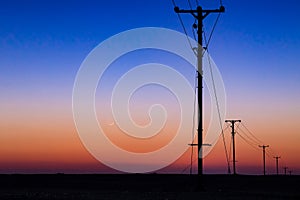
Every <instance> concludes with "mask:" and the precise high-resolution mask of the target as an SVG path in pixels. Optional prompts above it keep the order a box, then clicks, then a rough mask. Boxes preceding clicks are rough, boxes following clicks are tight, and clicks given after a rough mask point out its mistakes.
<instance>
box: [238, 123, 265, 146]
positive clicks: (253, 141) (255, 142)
mask: <svg viewBox="0 0 300 200" xmlns="http://www.w3.org/2000/svg"><path fill="white" fill-rule="evenodd" d="M237 130H239V131H241V133H243V134H244V135H245V137H247V138H248V139H249V140H251V142H252V143H254V144H255V145H259V144H261V143H258V142H257V141H256V140H254V139H253V138H251V137H250V136H249V135H248V134H247V133H246V132H245V131H244V130H243V129H241V128H239V127H238V128H237Z"/></svg>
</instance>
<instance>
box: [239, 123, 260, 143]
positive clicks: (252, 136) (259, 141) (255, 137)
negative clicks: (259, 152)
mask: <svg viewBox="0 0 300 200" xmlns="http://www.w3.org/2000/svg"><path fill="white" fill-rule="evenodd" d="M241 124H242V126H243V127H244V128H245V129H246V130H247V131H248V133H249V134H250V135H252V137H254V139H256V140H257V142H258V143H259V144H263V142H262V141H261V140H259V139H258V138H257V137H256V136H255V135H254V134H253V133H252V132H251V131H250V130H249V129H248V128H247V127H246V125H245V124H244V123H243V122H242V123H241Z"/></svg>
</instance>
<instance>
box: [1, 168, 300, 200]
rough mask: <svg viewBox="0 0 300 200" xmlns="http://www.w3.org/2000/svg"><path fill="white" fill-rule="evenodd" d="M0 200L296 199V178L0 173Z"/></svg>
mask: <svg viewBox="0 0 300 200" xmlns="http://www.w3.org/2000/svg"><path fill="white" fill-rule="evenodd" d="M0 180H1V181H0V185H1V192H0V199H2V200H3V199H192V198H202V199H241V198H243V199H299V198H300V190H299V181H300V176H283V175H280V176H275V175H274V176H271V175H270V176H253V175H252V176H247V175H236V176H234V175H204V176H203V186H202V187H201V189H200V190H199V189H198V184H197V176H196V175H179V174H177V175H175V174H76V175H74V174H34V175H29V174H11V175H8V174H7V175H0Z"/></svg>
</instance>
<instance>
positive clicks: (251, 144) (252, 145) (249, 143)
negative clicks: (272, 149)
mask: <svg viewBox="0 0 300 200" xmlns="http://www.w3.org/2000/svg"><path fill="white" fill-rule="evenodd" d="M236 134H237V135H238V136H240V137H241V139H242V140H244V142H246V143H247V144H248V145H250V146H251V147H253V148H254V149H256V150H258V151H259V148H257V146H255V145H254V144H253V143H251V142H249V141H248V140H247V139H246V138H244V137H243V136H242V135H241V134H240V133H239V132H236Z"/></svg>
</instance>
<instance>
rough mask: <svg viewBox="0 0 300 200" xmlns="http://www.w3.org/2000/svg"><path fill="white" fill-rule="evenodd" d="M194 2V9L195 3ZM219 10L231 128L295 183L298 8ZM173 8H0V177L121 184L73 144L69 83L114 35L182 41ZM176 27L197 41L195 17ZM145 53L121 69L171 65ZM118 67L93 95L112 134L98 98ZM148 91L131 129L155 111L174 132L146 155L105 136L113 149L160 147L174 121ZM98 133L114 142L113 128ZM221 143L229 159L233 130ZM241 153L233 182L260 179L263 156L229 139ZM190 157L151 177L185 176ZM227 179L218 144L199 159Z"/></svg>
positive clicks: (50, 4) (209, 2) (294, 4)
mask: <svg viewBox="0 0 300 200" xmlns="http://www.w3.org/2000/svg"><path fill="white" fill-rule="evenodd" d="M175 2H176V4H178V6H180V8H185V9H188V8H189V4H188V1H187V0H177V1H176V0H175ZM191 3H192V4H193V6H194V7H196V1H194V0H191ZM199 3H200V5H202V6H203V8H209V9H215V8H218V7H219V6H220V2H219V1H218V0H199ZM223 4H224V6H225V8H226V12H225V13H224V14H222V15H221V16H220V19H219V21H218V24H217V26H216V29H215V31H214V34H213V37H212V40H211V43H210V46H209V52H210V55H211V57H212V58H213V60H214V62H215V63H216V65H217V66H218V68H219V70H220V73H221V75H222V78H223V81H224V85H225V89H226V95H227V107H226V109H227V113H226V118H228V119H241V120H242V122H243V124H244V125H245V127H247V128H248V129H249V130H250V132H251V133H253V134H254V135H255V136H256V137H257V138H258V139H259V140H260V141H262V142H263V143H264V144H266V145H270V148H267V150H268V154H269V156H270V157H269V156H267V160H266V164H267V173H269V174H272V173H275V159H274V158H272V156H275V155H279V156H281V159H280V160H279V165H280V166H279V167H280V172H281V173H283V167H284V166H287V167H288V168H289V170H292V171H293V172H292V173H293V174H300V157H299V154H300V145H299V142H300V103H299V102H300V57H299V55H300V21H299V19H300V12H299V11H298V9H299V7H300V3H299V1H297V0H286V1H271V0H265V1H259V0H243V1H234V0H223ZM173 8H174V6H173V4H172V1H171V0H164V1H161V0H152V1H138V0H128V1H105V2H104V1H66V0H64V1H48V0H46V1H33V0H29V1H21V0H20V1H14V0H12V1H5V2H1V3H0V52H1V53H0V93H1V95H0V173H57V172H63V173H118V171H116V170H114V169H111V168H109V167H107V166H105V165H104V164H102V163H100V162H99V161H98V160H97V159H95V158H94V157H93V156H92V155H91V154H90V153H89V152H88V150H87V149H86V148H85V147H84V145H83V144H82V142H81V141H80V138H79V136H78V134H77V130H76V127H75V123H74V121H73V114H72V91H73V84H74V81H75V77H76V74H77V71H78V70H79V68H80V66H81V63H82V62H83V61H84V59H85V58H86V56H87V55H88V54H89V52H91V51H92V50H93V49H94V48H95V47H96V46H97V45H98V44H99V43H101V42H102V41H104V40H105V39H107V38H109V37H111V36H113V35H115V34H117V33H120V32H122V31H126V30H129V29H133V28H139V27H163V28H169V29H173V30H176V31H180V32H182V33H183V28H182V26H181V25H180V22H179V20H178V17H177V14H175V13H174V11H173ZM216 17H217V15H216V14H212V15H209V16H208V17H207V18H206V19H205V21H204V28H205V32H206V34H207V35H209V33H210V31H211V29H212V26H213V23H214V21H215V20H216ZM182 19H183V21H184V24H185V27H186V28H187V31H188V34H189V36H190V37H193V35H192V24H193V23H194V19H193V17H192V16H191V15H188V14H185V15H182ZM175 42H176V41H174V43H175ZM147 53H149V52H140V53H136V55H134V54H133V55H131V57H129V58H127V59H124V60H120V61H119V62H123V65H124V63H126V62H127V61H128V62H127V64H126V65H128V67H130V66H129V64H133V65H134V64H142V63H143V62H144V61H145V63H147V62H150V61H151V62H153V61H155V59H156V61H162V62H164V63H169V64H170V62H168V61H163V60H162V56H159V54H157V52H156V54H155V55H154V56H152V57H151V59H146V57H147V55H148V54H147ZM150 53H151V52H150ZM158 53H159V52H158ZM129 56H130V55H129ZM134 56H136V57H134ZM143 56H144V57H145V60H144V59H143V58H144V57H143ZM136 58H139V59H138V62H136V60H135V59H136ZM163 58H169V57H168V55H165V57H163ZM178 63H180V62H179V61H178V62H177V64H178ZM114 65H115V66H117V65H118V63H114ZM178 65H179V64H178ZM177 67H178V66H177ZM116 68H117V67H116ZM116 68H114V70H115V71H110V72H109V73H108V75H107V77H106V79H107V81H108V83H107V85H102V86H101V87H100V86H99V88H98V90H97V92H98V93H97V94H96V101H97V102H96V105H95V106H96V109H97V111H99V112H97V116H98V119H99V120H101V119H102V120H104V123H108V124H110V123H111V121H109V120H110V119H111V118H110V117H111V116H110V115H101V113H105V111H104V110H105V109H106V108H107V107H106V104H105V103H103V99H105V97H103V96H101V93H100V90H101V89H102V90H105V91H106V92H107V93H109V92H111V89H112V84H113V83H114V81H116V80H115V79H116V76H118V77H119V76H121V73H122V70H120V71H118V70H116ZM183 73H187V74H188V73H189V72H183ZM104 82H105V81H104ZM143 89H144V90H146V91H147V89H148V92H147V93H145V95H144V94H143V93H142V92H143V90H141V91H140V92H141V93H140V94H139V93H136V94H135V96H134V98H135V100H136V102H140V103H137V104H129V106H130V109H132V111H133V113H135V115H133V119H134V120H136V123H137V124H139V125H146V124H147V120H149V119H147V115H146V114H147V109H148V108H149V106H151V104H152V103H157V102H160V103H162V104H163V105H165V106H166V109H167V110H169V114H170V115H169V116H172V118H170V119H168V120H169V121H167V122H169V123H171V124H172V126H171V125H170V126H166V127H165V129H164V132H165V133H169V135H167V137H162V138H160V137H159V135H157V136H158V137H156V138H152V139H153V141H152V142H153V143H151V145H150V146H147V145H146V146H143V144H142V143H143V142H141V141H136V142H137V143H139V144H138V145H137V144H135V143H134V141H132V140H129V139H128V138H126V136H124V137H123V136H120V138H122V139H120V138H118V137H110V139H111V140H112V141H113V142H114V144H116V145H118V146H120V147H122V148H125V149H127V150H129V151H133V152H137V153H139V152H147V151H150V150H155V149H157V148H159V147H161V146H163V145H164V142H166V141H167V140H170V139H171V137H172V134H171V133H172V130H173V129H176V127H177V125H178V120H179V119H178V117H176V113H177V111H178V110H176V109H177V108H176V107H174V105H176V104H174V105H173V103H174V102H176V100H175V99H174V96H172V95H171V94H169V93H168V92H166V91H167V90H163V89H162V88H160V87H154V88H143ZM149 91H150V92H149ZM158 94H159V95H158ZM205 94H206V93H205ZM205 94H204V96H205ZM145 106H146V107H145ZM105 120H107V121H105ZM205 120H206V121H207V120H208V117H206V119H205ZM100 124H101V122H100ZM104 126H105V125H104ZM224 127H226V124H225V123H224ZM245 127H243V126H242V125H240V126H239V129H238V133H239V134H241V135H243V131H244V132H246V133H247V129H246V128H245ZM104 129H107V130H108V131H111V132H118V130H117V127H116V125H115V124H113V125H112V126H105V127H104ZM204 129H205V127H204ZM239 130H240V131H239ZM188 134H190V133H188ZM224 134H225V139H226V144H227V148H228V150H229V148H230V128H227V129H226V130H225V132H224ZM248 134H249V133H248ZM244 137H246V136H244ZM148 142H149V141H148ZM252 143H254V142H252ZM236 149H237V153H236V154H237V172H238V173H243V174H262V150H261V148H258V147H257V144H255V145H254V147H253V146H250V145H249V144H247V143H246V142H245V141H244V140H243V139H242V138H241V137H240V136H239V135H236ZM195 152H196V150H195ZM195 152H194V158H193V160H194V159H195V158H196V157H197V155H196V153H195ZM108 153H109V152H108ZM190 155H191V152H190V149H189V150H188V151H187V152H186V153H185V154H184V155H183V156H182V157H181V158H180V159H179V160H177V161H176V162H175V163H173V164H171V165H170V166H167V167H165V168H163V169H161V170H160V171H158V172H160V173H181V172H182V171H184V173H188V172H189V168H188V169H187V170H184V169H185V168H186V167H187V166H189V163H190ZM111 156H112V158H113V156H114V155H111ZM122 164H123V165H128V164H130V162H126V163H120V165H122ZM196 164H197V163H196V162H194V171H193V172H194V173H195V172H196ZM226 172H227V164H226V157H225V153H224V146H223V142H222V138H221V137H220V138H219V141H218V142H217V144H216V145H215V146H214V148H213V149H212V151H211V153H210V154H209V155H208V156H207V157H205V159H204V173H226Z"/></svg>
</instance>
